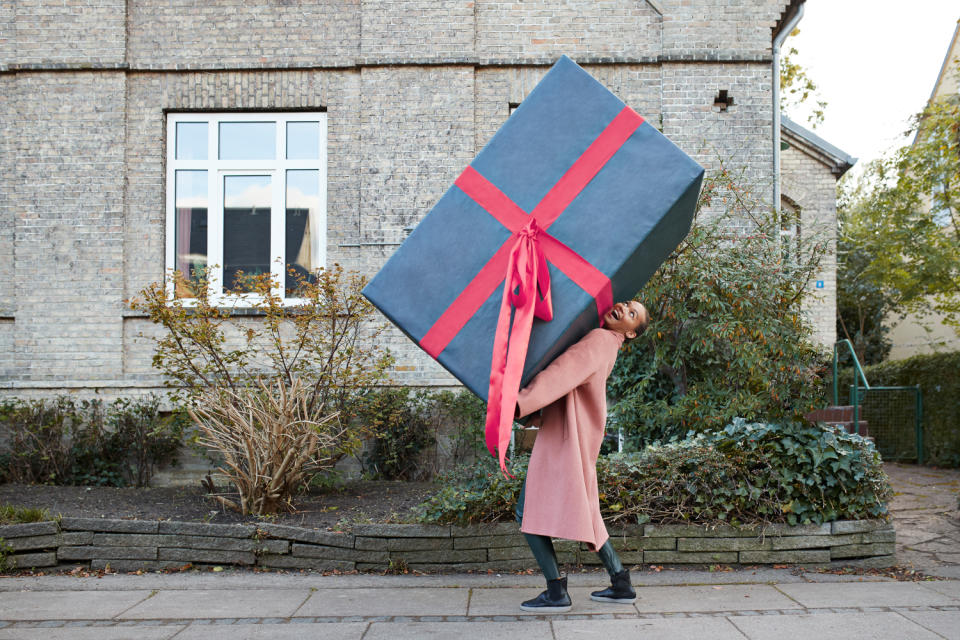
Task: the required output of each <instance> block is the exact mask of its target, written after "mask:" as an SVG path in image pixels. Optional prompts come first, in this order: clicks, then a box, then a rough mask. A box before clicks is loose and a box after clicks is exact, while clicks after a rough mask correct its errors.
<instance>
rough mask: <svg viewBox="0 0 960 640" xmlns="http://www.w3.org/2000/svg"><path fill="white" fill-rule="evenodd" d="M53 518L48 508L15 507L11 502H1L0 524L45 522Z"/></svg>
mask: <svg viewBox="0 0 960 640" xmlns="http://www.w3.org/2000/svg"><path fill="white" fill-rule="evenodd" d="M46 520H53V518H52V517H50V512H49V511H47V510H46V509H33V508H31V507H15V506H13V505H9V504H0V525H4V524H23V523H25V522H44V521H46Z"/></svg>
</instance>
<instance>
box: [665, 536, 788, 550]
mask: <svg viewBox="0 0 960 640" xmlns="http://www.w3.org/2000/svg"><path fill="white" fill-rule="evenodd" d="M772 546H773V543H772V542H771V540H770V538H764V539H762V540H761V539H760V538H677V551H763V550H768V549H771V548H772Z"/></svg>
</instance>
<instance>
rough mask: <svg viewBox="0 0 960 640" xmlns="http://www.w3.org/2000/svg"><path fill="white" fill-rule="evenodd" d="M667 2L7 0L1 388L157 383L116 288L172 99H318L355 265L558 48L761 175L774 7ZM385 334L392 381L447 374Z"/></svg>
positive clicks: (209, 105)
mask: <svg viewBox="0 0 960 640" xmlns="http://www.w3.org/2000/svg"><path fill="white" fill-rule="evenodd" d="M658 4H659V5H660V6H661V7H662V8H663V13H662V15H661V13H660V12H658V11H657V10H655V9H654V8H653V6H651V4H650V3H648V2H646V1H643V0H550V1H548V0H536V1H533V0H531V1H524V2H497V1H493V0H477V1H476V2H471V1H468V0H456V1H454V0H436V1H430V2H428V1H426V0H403V1H399V0H394V1H387V0H383V1H377V2H375V1H372V0H363V1H361V0H353V1H350V0H336V1H334V0H283V1H278V2H271V3H266V4H265V3H260V4H256V3H254V4H250V3H244V2H240V0H220V1H218V2H212V3H197V2H193V1H192V0H169V1H168V0H163V1H161V0H129V1H127V2H118V1H111V2H108V1H106V0H87V1H86V2H84V3H82V4H80V3H76V4H75V3H72V2H71V1H70V0H68V1H66V2H59V3H53V2H39V1H38V0H33V1H32V2H18V3H14V4H11V3H9V2H3V3H0V89H2V95H0V133H2V134H4V135H3V136H2V138H3V140H0V151H2V152H3V157H5V158H6V157H10V158H12V161H9V162H4V163H3V164H2V165H0V180H2V182H0V212H2V214H3V215H2V217H0V389H3V388H6V390H7V391H8V392H10V393H17V394H18V395H30V394H42V393H50V392H52V391H50V389H56V388H58V387H59V388H74V389H79V390H86V391H87V392H91V393H92V392H93V390H94V389H95V388H96V387H98V386H103V387H109V388H111V389H113V390H115V391H116V390H123V389H126V391H124V392H125V393H127V392H129V393H134V392H137V391H138V390H141V391H145V390H148V389H151V388H156V387H157V386H158V385H159V378H158V377H157V375H156V374H155V373H154V372H153V371H152V369H151V367H150V355H151V348H150V343H149V341H147V340H146V339H144V338H143V337H141V336H140V333H141V332H145V333H149V332H150V331H152V330H153V329H152V327H151V326H150V325H149V323H148V322H147V321H146V320H145V319H143V318H138V317H136V316H135V315H133V314H130V313H129V312H125V311H124V305H123V302H122V301H123V299H124V298H127V297H130V296H132V295H135V294H136V292H137V291H139V290H140V289H141V288H142V287H143V286H144V285H146V284H147V283H149V282H152V281H155V280H158V279H159V278H161V276H162V273H163V269H164V246H165V236H166V229H165V227H164V224H165V223H164V208H165V202H164V198H165V191H164V190H165V182H166V173H165V167H164V158H165V147H164V145H165V144H166V141H165V113H166V112H167V111H168V110H213V111H216V110H258V109H266V110H270V109H277V110H281V109H313V110H318V109H325V110H326V111H327V114H328V185H327V190H328V193H327V199H328V205H327V206H328V231H327V241H328V242H327V244H328V246H327V255H328V260H329V261H331V262H339V263H341V264H343V265H344V266H345V267H347V268H351V269H358V270H360V271H362V272H365V273H367V274H373V273H374V272H376V270H377V269H379V267H380V266H381V265H382V264H383V262H384V261H385V260H386V259H387V257H388V256H389V255H390V253H391V252H392V251H393V250H394V249H395V247H396V243H398V242H400V241H401V240H402V239H403V238H404V237H405V234H406V232H405V228H407V227H410V226H413V225H415V224H416V223H417V222H418V221H419V220H420V219H421V218H422V217H423V215H425V214H426V212H427V211H428V210H429V209H430V207H431V206H432V204H433V203H434V202H435V201H436V200H437V199H438V198H439V197H440V195H441V194H442V193H443V192H444V190H445V189H446V188H447V187H448V186H449V185H450V183H451V182H452V180H453V179H454V177H455V176H456V175H457V174H458V173H459V171H460V170H461V169H462V168H463V166H464V165H466V164H467V163H468V162H469V160H470V159H471V158H472V157H473V156H474V154H475V153H476V152H477V151H478V150H479V149H480V148H482V146H483V145H484V144H485V143H486V142H487V140H489V138H490V136H492V135H493V133H494V132H495V131H496V129H497V128H498V127H499V126H500V125H501V124H502V123H503V121H504V120H505V119H506V118H507V116H508V115H509V105H510V104H516V103H519V102H521V101H522V100H523V99H524V98H525V97H526V95H527V94H528V93H529V91H530V90H531V89H532V88H533V86H534V85H535V84H536V82H537V81H538V80H539V79H540V78H541V77H542V76H543V74H544V73H545V72H546V70H547V68H548V65H549V63H550V62H552V61H553V60H554V59H555V58H556V57H557V56H558V55H559V54H560V53H568V54H571V55H572V56H573V57H574V58H575V59H577V60H579V61H580V62H582V63H584V64H585V66H586V67H587V68H588V70H589V71H590V72H591V73H592V74H594V75H595V76H596V77H597V78H598V79H599V80H600V81H601V82H602V83H604V84H605V85H606V86H608V87H609V88H610V89H611V90H612V91H614V92H615V93H616V94H617V95H619V96H620V97H621V98H623V99H624V100H625V101H626V102H627V103H628V104H630V105H631V106H633V107H634V108H635V109H636V110H637V111H639V112H640V113H641V114H642V115H644V116H645V117H646V118H647V119H648V120H649V121H650V122H651V123H652V124H654V125H655V126H657V127H658V128H661V129H662V130H663V131H664V133H666V134H667V135H668V136H669V137H670V138H671V139H672V140H674V142H676V143H677V144H678V145H679V146H680V147H681V148H683V149H684V150H685V151H687V152H688V153H690V154H691V155H693V156H694V157H695V158H697V159H698V160H699V161H700V162H701V163H703V164H704V165H705V166H707V167H708V168H710V167H714V166H716V158H717V157H722V158H724V160H725V161H727V162H728V163H733V164H734V165H739V166H740V167H743V168H744V169H745V173H746V174H747V175H749V176H750V177H751V179H752V180H754V181H756V182H757V183H758V184H765V185H769V183H770V182H771V169H772V155H771V154H772V152H771V144H772V140H771V131H770V128H771V113H770V111H771V104H770V100H771V93H770V60H769V55H770V54H769V49H770V38H771V35H770V28H771V26H772V25H773V24H774V22H775V21H776V20H777V19H778V17H779V15H780V12H781V11H782V9H783V7H784V6H785V4H786V2H785V1H784V0H752V1H751V2H749V3H742V2H730V1H729V0H713V1H712V2H711V4H710V7H711V8H709V9H707V10H706V11H708V13H705V10H704V8H703V6H702V3H696V6H694V4H691V3H689V2H684V1H681V0H661V1H660V2H659V3H658ZM704 15H709V19H705V18H703V17H702V16H704ZM720 89H726V90H727V91H728V93H729V95H732V96H733V97H734V100H735V105H734V106H732V107H731V108H730V109H728V110H727V111H720V109H719V108H717V107H714V106H713V102H714V98H715V96H716V94H717V92H718V91H719V90H720ZM13 317H15V321H12V320H11V318H13ZM4 318H6V319H5V320H4ZM385 341H386V343H387V344H389V345H390V347H391V349H392V350H393V351H394V353H395V354H396V355H397V356H398V364H397V368H396V369H395V371H394V372H393V374H394V376H395V379H396V380H397V381H398V382H409V383H414V384H431V385H449V384H452V383H453V379H452V378H451V377H450V376H449V375H447V374H446V373H445V372H443V370H442V369H441V368H440V367H439V366H438V365H436V364H435V363H434V362H433V361H431V360H430V359H429V358H428V357H426V356H425V355H423V354H422V352H420V350H419V349H418V348H417V347H416V346H415V345H413V344H412V343H411V342H410V341H409V340H407V339H406V338H405V337H404V336H402V334H400V333H399V332H398V331H395V330H393V331H391V332H390V333H389V334H388V335H387V336H386V337H385Z"/></svg>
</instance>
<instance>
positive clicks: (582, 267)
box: [363, 56, 703, 466]
mask: <svg viewBox="0 0 960 640" xmlns="http://www.w3.org/2000/svg"><path fill="white" fill-rule="evenodd" d="M702 177H703V169H702V168H701V167H700V165H698V164H697V163H696V162H694V161H693V160H692V159H690V158H689V157H688V156H687V155H686V154H685V153H684V152H683V151H681V150H680V149H679V148H677V147H676V146H675V145H674V144H673V143H672V142H670V141H669V140H668V139H667V138H665V137H664V136H663V135H662V134H661V133H660V132H659V131H657V129H656V128H655V127H654V126H652V125H651V124H650V123H648V122H645V121H644V120H643V118H642V117H641V116H639V115H638V114H637V113H636V112H634V111H633V110H632V109H630V108H629V107H627V106H626V105H625V104H624V103H623V102H622V101H621V100H620V99H619V98H617V97H616V96H615V95H613V94H612V93H611V92H610V91H608V90H607V89H606V88H604V87H603V86H602V85H601V84H600V83H599V82H597V81H596V80H595V79H594V78H593V77H592V76H590V74H588V73H587V72H586V71H584V70H583V69H582V68H580V67H579V66H578V65H577V64H576V63H574V62H573V61H572V60H570V59H569V58H567V57H566V56H564V57H562V58H561V59H560V60H559V61H558V62H557V63H556V64H555V65H554V66H553V68H551V69H550V71H549V72H548V73H547V74H546V76H545V77H544V78H543V80H541V81H540V83H539V84H538V85H537V86H536V87H535V88H534V89H533V90H532V91H531V92H530V95H529V96H528V97H527V99H526V100H524V101H523V103H522V104H521V105H520V106H519V107H518V108H517V109H516V111H515V112H514V113H513V115H511V116H510V118H509V119H508V120H507V122H506V123H505V124H504V125H503V126H502V127H501V128H500V130H499V131H497V133H496V135H494V137H493V138H492V139H491V140H490V142H489V143H488V144H487V145H486V146H485V147H484V148H483V150H482V151H481V152H480V153H479V154H478V155H477V157H476V158H475V159H474V160H473V162H472V163H470V166H468V167H467V168H466V169H465V170H464V171H463V173H462V174H461V175H460V176H459V177H458V178H457V180H456V181H455V183H454V185H453V186H451V187H450V189H449V190H448V191H447V192H446V193H445V194H444V195H443V197H442V198H440V200H439V201H438V202H437V204H436V205H435V206H434V207H433V209H432V210H431V211H430V212H429V213H428V214H427V216H426V217H424V219H423V220H422V221H421V222H420V224H419V225H418V226H417V227H416V229H414V231H413V232H412V233H411V234H410V236H409V237H408V238H407V239H406V241H405V242H404V243H403V245H402V246H400V248H399V249H397V251H396V252H395V253H394V254H393V256H391V258H390V259H389V261H388V262H387V263H386V265H384V267H383V268H382V269H381V270H380V272H379V273H378V274H377V275H376V277H374V278H373V280H372V281H371V282H370V283H369V284H368V285H367V287H366V288H365V289H364V291H363V292H364V294H365V295H366V296H367V298H368V299H369V300H370V301H371V302H372V303H373V304H374V305H375V306H376V307H377V308H379V309H380V310H381V311H382V312H383V313H384V314H385V315H386V316H387V317H388V318H389V319H390V320H391V321H392V322H394V323H395V324H396V325H397V326H398V327H400V329H402V330H403V331H404V332H405V333H406V334H407V335H408V336H409V337H410V338H412V339H413V340H414V341H415V342H417V344H419V345H420V346H421V347H422V348H423V349H424V350H425V351H426V352H427V353H429V354H430V355H431V356H432V357H434V358H435V359H436V360H437V361H438V362H439V363H440V364H441V365H443V366H444V367H445V368H446V369H447V370H448V371H450V373H452V374H453V375H454V376H456V377H457V378H458V379H459V380H460V381H461V382H463V384H465V385H466V386H467V387H468V388H469V389H470V390H471V391H473V392H474V393H476V394H477V395H478V396H480V397H481V398H484V399H486V400H487V401H488V407H489V409H488V416H487V417H488V421H487V443H488V446H489V447H490V448H491V453H493V450H494V449H499V451H500V459H501V466H502V464H503V455H504V450H505V449H506V444H507V442H508V441H509V432H510V426H511V424H512V417H513V416H512V411H513V406H514V404H515V402H516V393H517V389H518V388H520V387H522V386H523V385H525V384H526V383H527V382H529V381H530V379H531V378H532V377H533V376H535V375H536V374H537V373H538V372H539V371H540V370H541V369H543V368H544V367H545V366H546V365H548V364H549V363H550V361H551V360H553V359H554V358H555V357H556V356H557V355H559V354H560V353H561V352H562V351H563V350H564V349H566V348H567V347H568V346H570V345H571V344H573V343H574V342H576V341H577V340H579V339H580V338H581V337H582V336H583V335H585V334H586V333H587V332H588V331H589V330H591V329H593V328H595V327H597V326H598V325H599V324H600V322H601V320H600V316H602V315H603V314H604V313H605V312H606V311H607V310H608V309H609V308H610V306H611V305H612V303H613V301H614V300H626V299H629V298H631V297H633V296H634V295H635V294H636V293H637V291H639V290H640V288H641V287H642V286H643V285H644V284H645V283H646V281H647V280H648V279H649V278H650V276H651V275H653V273H654V271H656V269H657V268H658V267H659V266H660V264H661V263H662V262H663V261H664V260H665V259H666V258H667V256H668V255H669V254H670V252H671V251H673V249H674V248H676V246H677V245H678V244H679V243H680V241H681V240H682V239H683V237H684V236H685V235H686V234H687V232H688V231H689V230H690V224H691V221H692V219H693V213H694V208H695V205H696V201H697V197H698V195H699V191H700V182H701V179H702ZM505 280H509V281H510V283H511V290H513V295H509V296H506V297H505V296H504V282H505ZM551 298H552V305H551ZM512 307H515V309H512ZM511 314H512V318H513V321H512V322H513V325H512V327H511V326H510V325H511ZM534 315H535V316H537V317H538V318H540V320H534V319H533V316H534ZM551 316H552V319H551ZM531 325H532V326H531ZM528 332H529V341H527V339H526V334H527V333H528Z"/></svg>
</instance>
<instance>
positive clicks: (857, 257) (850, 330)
mask: <svg viewBox="0 0 960 640" xmlns="http://www.w3.org/2000/svg"><path fill="white" fill-rule="evenodd" d="M839 218H840V233H839V236H838V238H837V335H838V336H839V337H841V338H846V339H847V340H850V342H851V343H853V348H854V351H855V352H856V354H857V359H858V360H859V361H860V363H861V364H864V365H867V364H876V363H878V362H882V361H883V360H884V359H885V358H886V357H887V355H888V354H889V353H890V348H891V346H892V343H891V342H890V339H889V338H888V337H887V334H888V333H889V331H890V328H889V327H887V326H885V325H884V324H883V321H884V319H885V318H886V316H887V314H888V313H889V312H890V311H891V310H892V308H893V307H892V301H891V299H890V296H889V295H888V292H887V291H886V290H885V289H884V288H883V286H882V285H881V284H880V283H879V282H877V281H876V279H875V278H873V277H872V275H871V273H870V271H869V267H870V264H871V261H872V260H873V257H874V252H875V251H876V250H878V248H877V247H876V246H875V245H874V244H873V242H872V238H871V236H870V234H869V233H868V232H867V231H866V230H865V229H864V228H863V226H862V225H860V224H858V221H857V220H856V219H855V218H854V217H852V216H848V215H847V211H846V210H844V209H843V208H841V209H840V211H839Z"/></svg>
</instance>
